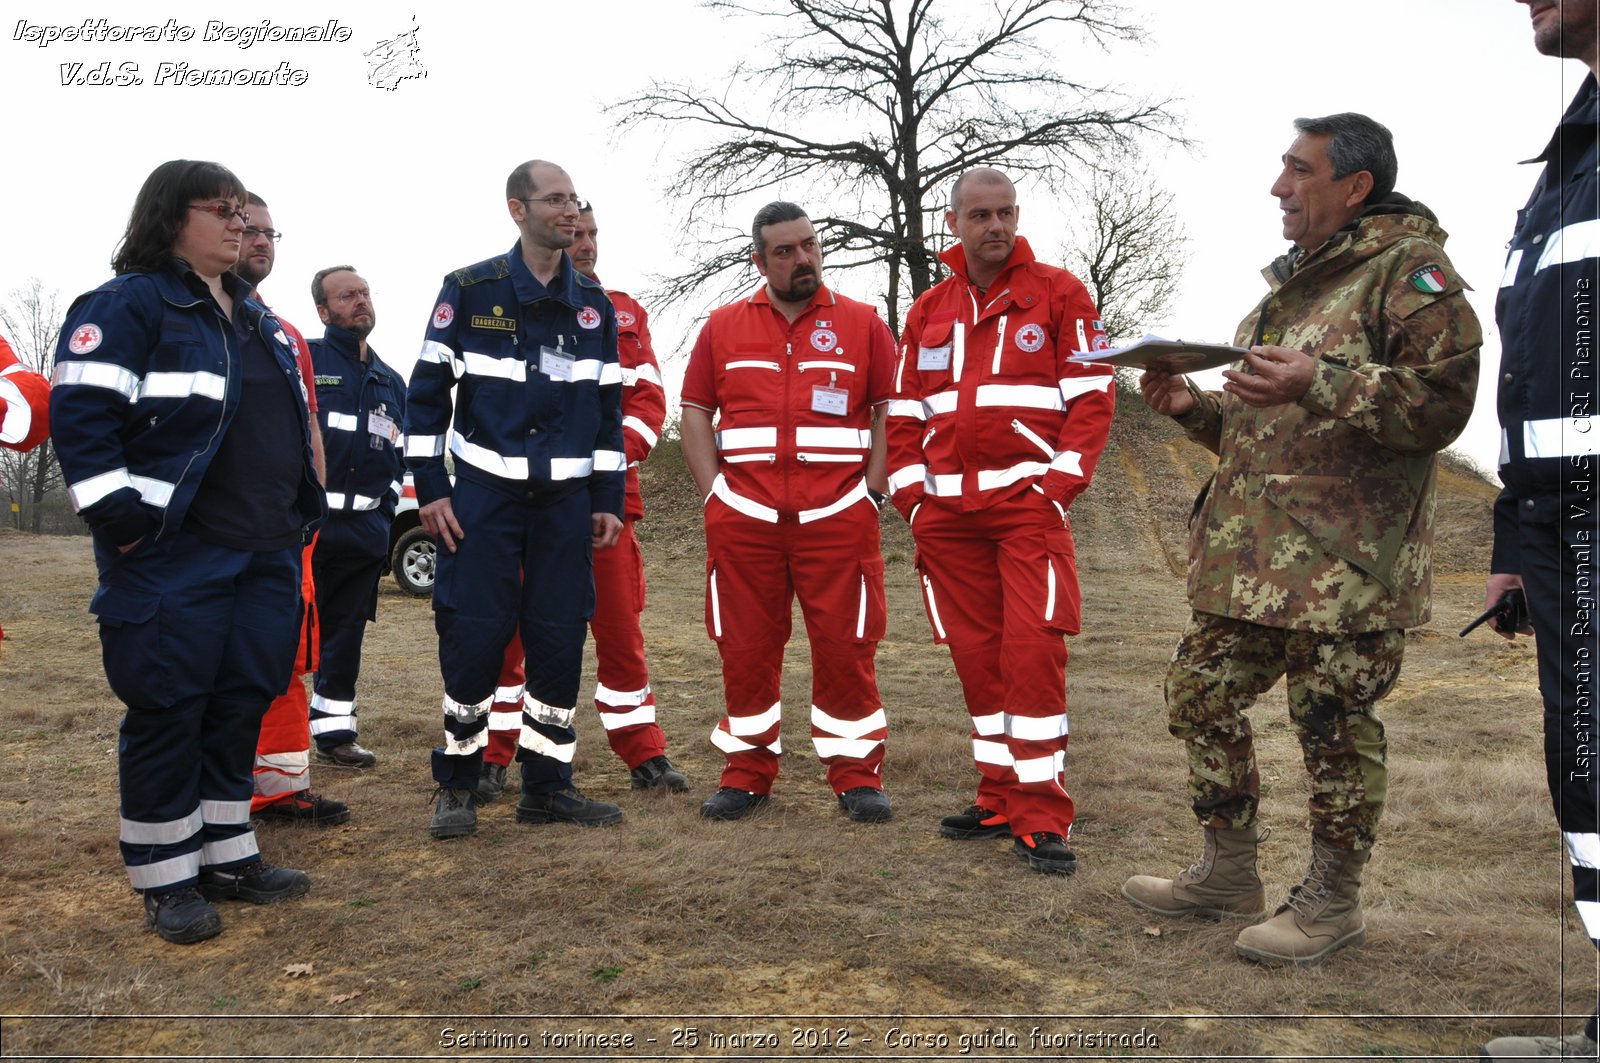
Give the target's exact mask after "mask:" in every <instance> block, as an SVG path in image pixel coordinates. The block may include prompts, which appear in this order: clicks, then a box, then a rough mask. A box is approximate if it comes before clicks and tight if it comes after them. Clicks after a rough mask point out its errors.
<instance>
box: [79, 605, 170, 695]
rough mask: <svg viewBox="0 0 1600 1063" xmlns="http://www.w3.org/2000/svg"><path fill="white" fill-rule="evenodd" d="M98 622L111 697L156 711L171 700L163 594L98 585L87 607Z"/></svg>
mask: <svg viewBox="0 0 1600 1063" xmlns="http://www.w3.org/2000/svg"><path fill="white" fill-rule="evenodd" d="M89 612H91V613H93V614H94V615H95V616H96V617H98V618H99V620H100V649H101V653H102V656H103V657H104V658H105V666H106V681H107V682H108V683H110V684H111V691H112V693H114V694H116V695H117V697H119V698H121V699H122V700H123V702H125V703H126V704H128V705H137V706H141V707H147V708H148V707H155V706H159V705H164V704H166V703H167V702H168V701H170V700H171V698H172V688H171V683H170V682H169V677H170V675H171V662H169V661H168V660H167V655H166V654H165V653H164V652H162V646H161V617H160V613H161V595H159V594H156V593H154V592H153V591H144V590H134V589H132V588H129V587H113V586H102V587H101V588H100V589H99V590H97V591H96V592H95V595H94V598H93V600H91V601H90V602H89Z"/></svg>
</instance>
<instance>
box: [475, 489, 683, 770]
mask: <svg viewBox="0 0 1600 1063" xmlns="http://www.w3.org/2000/svg"><path fill="white" fill-rule="evenodd" d="M633 524H634V522H633V520H632V519H631V518H630V519H628V520H626V521H624V522H623V524H622V537H621V538H619V539H618V540H617V544H616V545H615V546H613V547H610V548H608V549H605V550H596V551H595V552H594V595H595V598H594V616H593V618H591V619H590V621H589V633H590V634H591V635H592V636H593V637H594V655H595V663H596V669H595V670H596V680H597V682H596V686H595V693H594V707H595V709H596V710H597V711H598V712H599V713H600V722H601V723H602V724H603V725H604V726H605V729H606V741H607V742H609V743H610V744H611V750H612V752H614V753H616V755H617V756H618V757H620V758H622V761H623V763H625V764H627V765H628V767H629V768H630V769H632V768H637V767H638V766H639V765H641V764H643V763H644V762H645V761H647V760H649V759H650V758H651V757H659V756H661V755H662V754H663V753H665V752H666V751H667V736H666V735H665V734H664V733H663V732H662V730H661V726H660V724H658V723H657V722H656V696H655V694H654V693H653V692H652V691H651V690H650V673H649V670H648V669H647V668H646V667H645V662H644V631H643V630H642V629H641V628H640V626H639V614H640V613H642V612H644V600H645V587H644V554H643V553H642V552H641V551H640V549H639V538H638V536H637V535H635V534H634V531H633ZM522 679H523V676H522V642H521V640H520V639H519V638H517V637H516V636H512V639H511V645H510V646H509V647H507V649H506V658H505V663H504V664H503V666H502V668H501V671H500V683H499V685H498V687H497V688H496V689H495V694H494V703H493V704H492V705H491V706H490V707H489V745H488V748H487V749H485V751H484V754H483V756H484V760H486V761H488V762H489V763H491V764H510V763H511V759H512V757H513V756H514V755H515V754H516V748H517V733H518V732H519V731H520V730H521V728H522Z"/></svg>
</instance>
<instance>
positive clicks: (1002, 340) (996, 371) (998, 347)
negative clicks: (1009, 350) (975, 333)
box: [989, 314, 1006, 376]
mask: <svg viewBox="0 0 1600 1063" xmlns="http://www.w3.org/2000/svg"><path fill="white" fill-rule="evenodd" d="M1005 348H1006V315H1004V314H1001V315H1000V335H999V336H997V337H996V338H995V341H994V365H993V367H991V368H990V370H989V373H990V375H991V376H999V375H1000V352H1001V351H1003V350H1005Z"/></svg>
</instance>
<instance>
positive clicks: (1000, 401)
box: [941, 384, 1067, 410]
mask: <svg viewBox="0 0 1600 1063" xmlns="http://www.w3.org/2000/svg"><path fill="white" fill-rule="evenodd" d="M941 394H950V393H949V392H941ZM976 404H977V405H979V406H1025V407H1027V408H1028V409H1031V410H1064V409H1066V408H1067V404H1066V400H1065V399H1063V398H1062V397H1061V391H1060V389H1059V388H1052V387H1046V386H1045V385H1043V384H979V385H978V395H977V402H976Z"/></svg>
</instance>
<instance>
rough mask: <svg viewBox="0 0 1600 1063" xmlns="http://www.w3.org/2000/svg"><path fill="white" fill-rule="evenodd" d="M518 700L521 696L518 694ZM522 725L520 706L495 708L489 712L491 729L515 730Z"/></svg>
mask: <svg viewBox="0 0 1600 1063" xmlns="http://www.w3.org/2000/svg"><path fill="white" fill-rule="evenodd" d="M517 700H518V701H519V702H520V701H521V700H522V698H521V697H520V696H519V697H518V698H517ZM521 727H522V706H521V705H518V706H517V707H516V708H515V709H511V710H509V711H508V710H505V709H497V710H495V711H493V712H490V713H489V730H491V731H516V730H520V729H521Z"/></svg>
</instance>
